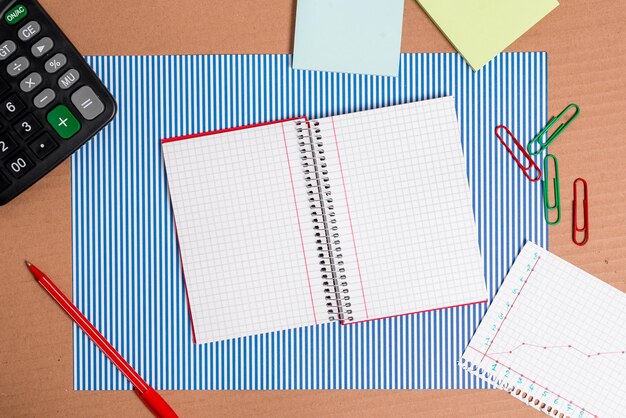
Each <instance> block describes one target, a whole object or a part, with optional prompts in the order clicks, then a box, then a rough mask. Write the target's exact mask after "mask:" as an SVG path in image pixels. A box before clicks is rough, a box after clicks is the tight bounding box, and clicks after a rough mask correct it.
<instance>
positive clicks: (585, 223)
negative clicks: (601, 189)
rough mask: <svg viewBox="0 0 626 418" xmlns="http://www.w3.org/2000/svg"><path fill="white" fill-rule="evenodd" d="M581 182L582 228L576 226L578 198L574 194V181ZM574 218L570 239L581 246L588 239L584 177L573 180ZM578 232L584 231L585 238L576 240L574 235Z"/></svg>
mask: <svg viewBox="0 0 626 418" xmlns="http://www.w3.org/2000/svg"><path fill="white" fill-rule="evenodd" d="M579 181H580V182H582V184H583V212H584V213H583V220H584V224H583V227H582V228H578V198H577V194H576V183H578V182H579ZM573 203H574V218H573V221H572V222H573V224H572V241H574V244H576V245H578V246H580V247H582V246H583V245H585V244H586V243H587V241H589V206H588V193H587V182H586V181H585V179H582V178H580V177H579V178H577V179H576V180H574V201H573ZM578 232H584V234H585V238H584V239H583V240H582V241H577V240H576V236H577V234H578Z"/></svg>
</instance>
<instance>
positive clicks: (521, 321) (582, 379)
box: [460, 242, 626, 418]
mask: <svg viewBox="0 0 626 418" xmlns="http://www.w3.org/2000/svg"><path fill="white" fill-rule="evenodd" d="M625 323H626V294H625V293H623V292H621V291H619V290H618V289H615V288H614V287H612V286H610V285H608V284H607V283H604V282H603V281H601V280H598V279H597V278H595V277H593V276H592V275H590V274H588V273H586V272H584V271H582V270H581V269H579V268H577V267H576V266H573V265H572V264H570V263H568V262H566V261H565V260H562V259H561V258H559V257H557V256H555V255H554V254H551V253H549V252H548V251H546V250H544V249H543V248H541V247H539V246H537V245H535V244H534V243H532V242H528V243H527V244H526V245H525V246H524V248H523V250H522V251H521V253H520V254H519V256H518V257H517V259H516V260H515V263H514V264H513V267H511V270H510V271H509V273H508V275H507V277H506V279H505V281H504V283H503V284H502V286H501V287H500V290H499V291H498V294H497V295H496V297H495V299H494V300H493V302H492V303H491V306H490V307H489V310H488V311H487V314H486V315H485V317H484V318H483V320H482V322H481V324H480V326H479V327H478V330H477V331H476V333H475V334H474V336H473V337H472V340H471V341H470V344H469V346H468V347H467V349H466V351H465V353H464V354H463V357H462V359H461V361H460V364H461V366H462V367H464V368H465V369H466V370H469V371H470V372H471V373H472V374H474V375H476V376H478V377H479V378H481V379H483V380H485V381H487V382H489V383H492V384H494V385H495V386H496V387H499V388H501V389H504V390H506V391H508V392H509V393H510V394H511V395H513V396H515V397H517V398H518V399H520V400H521V401H523V402H525V403H527V404H528V405H531V406H532V407H534V408H536V409H538V410H540V411H543V412H545V413H546V414H548V415H550V416H555V417H556V416H559V417H564V416H567V417H576V418H584V417H623V416H626V396H624V394H626V327H624V324H625Z"/></svg>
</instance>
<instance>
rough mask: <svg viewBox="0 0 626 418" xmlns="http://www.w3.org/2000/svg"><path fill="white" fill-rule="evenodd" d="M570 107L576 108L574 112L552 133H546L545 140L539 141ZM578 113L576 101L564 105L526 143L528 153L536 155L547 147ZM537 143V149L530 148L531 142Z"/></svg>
mask: <svg viewBox="0 0 626 418" xmlns="http://www.w3.org/2000/svg"><path fill="white" fill-rule="evenodd" d="M570 108H574V109H576V110H575V112H574V114H573V115H572V117H571V118H569V120H568V121H566V122H564V123H561V125H559V127H558V128H556V130H555V131H554V133H553V134H552V135H548V139H547V140H546V142H541V138H542V137H543V136H544V135H546V134H547V133H548V130H549V129H550V128H551V127H552V125H554V124H555V123H557V122H558V121H559V120H561V119H562V118H563V116H565V114H566V113H567V112H568V111H569V110H570ZM579 113H580V107H578V105H577V104H576V103H571V104H569V105H567V107H565V109H563V111H562V112H561V113H559V115H558V116H556V117H554V118H552V119H550V122H548V124H547V125H546V127H545V128H543V129H542V130H541V132H539V133H538V134H537V135H536V136H535V137H534V138H533V139H532V140H531V141H530V142H529V143H528V145H526V149H527V150H528V153H529V154H530V155H537V154H539V153H540V152H541V151H543V150H544V149H546V148H547V147H548V145H550V144H551V143H552V142H554V140H555V139H556V138H557V137H558V136H559V135H561V133H562V132H563V131H564V130H565V128H567V127H568V126H569V124H570V123H572V122H574V119H576V118H577V117H578V114H579ZM534 143H537V147H538V148H537V149H536V150H534V151H533V150H532V148H533V144H534Z"/></svg>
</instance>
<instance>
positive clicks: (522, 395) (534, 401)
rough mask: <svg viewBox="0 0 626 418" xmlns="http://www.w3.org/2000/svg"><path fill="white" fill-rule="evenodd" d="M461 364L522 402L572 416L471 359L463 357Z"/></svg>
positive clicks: (560, 416)
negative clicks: (482, 367)
mask: <svg viewBox="0 0 626 418" xmlns="http://www.w3.org/2000/svg"><path fill="white" fill-rule="evenodd" d="M458 364H459V366H460V367H461V368H463V369H464V370H467V371H468V372H473V373H478V374H479V375H480V376H482V377H483V378H484V379H485V380H487V381H489V382H490V383H491V384H493V385H494V386H496V387H498V388H500V389H502V390H505V391H507V392H508V393H509V394H510V395H511V396H514V397H515V398H517V399H519V400H520V401H522V402H526V403H527V404H528V405H529V406H532V407H534V408H535V409H538V410H540V411H542V412H544V413H546V414H548V415H551V416H554V417H557V418H570V417H569V416H568V415H566V414H564V413H563V412H559V410H558V409H556V408H553V407H552V406H551V405H548V404H546V403H545V402H543V401H541V400H539V398H537V397H534V396H532V395H530V394H529V393H527V392H524V391H523V390H521V389H518V388H517V387H516V386H515V385H513V384H510V383H508V382H504V381H503V380H502V379H498V378H496V376H494V375H493V373H489V372H488V371H486V370H484V369H481V368H479V367H478V366H477V365H476V364H473V363H472V362H471V361H469V360H466V359H464V358H461V360H459V362H458Z"/></svg>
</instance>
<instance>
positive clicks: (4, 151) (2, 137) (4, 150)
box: [0, 132, 17, 160]
mask: <svg viewBox="0 0 626 418" xmlns="http://www.w3.org/2000/svg"><path fill="white" fill-rule="evenodd" d="M16 149H17V145H15V142H13V140H12V139H11V137H10V136H9V135H8V134H7V133H6V132H5V133H2V134H0V160H4V158H5V157H8V156H9V154H11V153H12V152H13V151H15V150H16Z"/></svg>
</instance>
